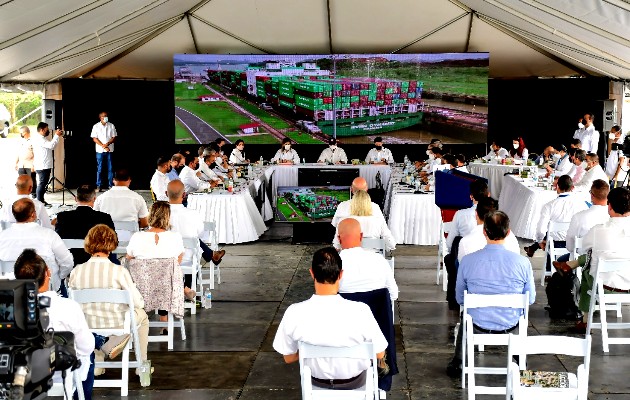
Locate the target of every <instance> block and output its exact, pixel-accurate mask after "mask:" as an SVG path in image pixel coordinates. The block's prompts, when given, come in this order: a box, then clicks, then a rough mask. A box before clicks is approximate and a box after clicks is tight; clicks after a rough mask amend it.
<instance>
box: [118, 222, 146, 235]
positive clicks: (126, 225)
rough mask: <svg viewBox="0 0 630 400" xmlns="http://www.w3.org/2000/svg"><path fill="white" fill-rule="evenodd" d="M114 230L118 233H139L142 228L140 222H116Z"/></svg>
mask: <svg viewBox="0 0 630 400" xmlns="http://www.w3.org/2000/svg"><path fill="white" fill-rule="evenodd" d="M114 228H116V230H117V231H127V232H132V233H133V232H138V231H139V230H140V226H139V225H138V221H114Z"/></svg>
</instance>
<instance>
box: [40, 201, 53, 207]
mask: <svg viewBox="0 0 630 400" xmlns="http://www.w3.org/2000/svg"><path fill="white" fill-rule="evenodd" d="M42 203H43V204H44V207H46V208H50V207H52V204H50V203H47V202H45V201H42Z"/></svg>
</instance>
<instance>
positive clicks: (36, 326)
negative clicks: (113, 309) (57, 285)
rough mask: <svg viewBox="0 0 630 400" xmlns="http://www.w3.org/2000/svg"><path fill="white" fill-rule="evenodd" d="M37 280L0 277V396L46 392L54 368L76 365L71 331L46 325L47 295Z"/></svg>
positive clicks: (33, 395)
mask: <svg viewBox="0 0 630 400" xmlns="http://www.w3.org/2000/svg"><path fill="white" fill-rule="evenodd" d="M37 289H38V287H37V283H35V282H34V281H29V280H11V281H8V280H1V281H0V399H11V400H22V399H24V400H29V399H35V398H38V397H42V396H45V394H46V393H47V392H48V390H49V389H50V388H51V387H52V377H53V373H54V372H55V371H61V370H66V369H68V368H71V369H76V368H78V367H79V366H80V362H79V361H78V360H77V358H76V353H75V350H74V335H73V334H72V333H70V332H53V331H52V330H51V329H48V323H49V319H48V312H47V308H48V307H49V306H50V298H49V297H45V296H38V295H37V293H38V291H37Z"/></svg>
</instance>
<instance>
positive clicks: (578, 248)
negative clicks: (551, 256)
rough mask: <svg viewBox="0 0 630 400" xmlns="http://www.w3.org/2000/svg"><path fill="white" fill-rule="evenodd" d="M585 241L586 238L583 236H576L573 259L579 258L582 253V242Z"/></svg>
mask: <svg viewBox="0 0 630 400" xmlns="http://www.w3.org/2000/svg"><path fill="white" fill-rule="evenodd" d="M583 241H584V238H582V237H577V236H576V237H575V246H574V249H573V253H572V254H571V259H572V260H577V258H578V255H579V254H580V251H581V250H582V246H583V244H582V242H583Z"/></svg>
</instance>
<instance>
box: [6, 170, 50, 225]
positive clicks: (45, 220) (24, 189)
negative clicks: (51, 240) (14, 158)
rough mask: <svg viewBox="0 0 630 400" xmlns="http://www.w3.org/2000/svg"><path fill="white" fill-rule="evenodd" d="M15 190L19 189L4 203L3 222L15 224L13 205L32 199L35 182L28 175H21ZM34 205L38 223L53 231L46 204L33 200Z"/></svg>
mask: <svg viewBox="0 0 630 400" xmlns="http://www.w3.org/2000/svg"><path fill="white" fill-rule="evenodd" d="M15 188H16V189H17V194H16V195H15V196H12V197H11V198H9V199H8V200H6V202H5V203H4V208H3V210H2V221H6V222H15V217H13V212H11V204H13V203H14V202H15V201H16V200H18V199H29V198H31V195H30V193H31V191H32V190H33V180H32V179H31V177H30V176H28V175H19V176H18V178H17V181H16V182H15ZM33 203H34V204H35V212H36V213H37V223H38V224H40V225H41V226H43V227H44V228H50V229H53V226H52V224H51V222H50V217H49V216H48V212H47V211H46V206H45V205H44V203H42V202H41V201H39V200H37V199H33Z"/></svg>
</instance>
